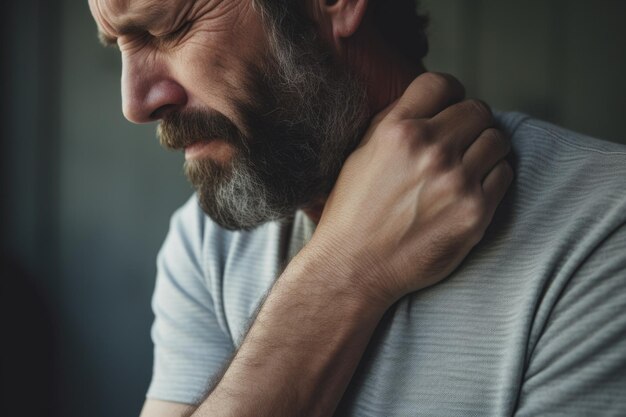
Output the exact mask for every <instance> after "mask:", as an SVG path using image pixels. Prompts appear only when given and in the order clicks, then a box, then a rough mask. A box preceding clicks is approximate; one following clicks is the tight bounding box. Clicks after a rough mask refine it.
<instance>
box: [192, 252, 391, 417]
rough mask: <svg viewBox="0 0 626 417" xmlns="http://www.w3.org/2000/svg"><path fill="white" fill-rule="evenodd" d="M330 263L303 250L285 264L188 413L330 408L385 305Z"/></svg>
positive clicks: (327, 411)
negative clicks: (228, 358)
mask: <svg viewBox="0 0 626 417" xmlns="http://www.w3.org/2000/svg"><path fill="white" fill-rule="evenodd" d="M330 269H332V268H330V267H329V266H328V264H325V265H320V262H319V261H318V262H316V263H311V262H309V261H308V260H304V258H303V257H300V258H296V259H295V260H294V261H293V262H292V263H291V264H290V265H289V266H288V268H287V269H286V270H285V272H284V273H283V275H282V276H281V277H280V278H279V279H278V281H277V283H276V285H275V286H274V288H273V289H272V291H271V292H270V294H269V295H268V297H267V299H266V301H265V303H264V304H263V306H262V308H261V309H260V311H259V314H258V316H257V318H256V320H255V321H254V323H253V325H252V326H251V328H250V331H249V332H248V334H247V336H246V338H245V340H244V342H243V344H242V346H241V348H240V349H239V351H238V352H237V354H236V355H235V357H234V359H233V361H232V362H231V364H230V366H229V367H228V369H227V370H226V372H225V374H224V376H223V377H222V379H221V380H220V382H219V383H218V384H217V386H216V387H215V388H214V389H213V391H212V392H211V394H210V395H209V396H208V398H207V399H206V400H205V401H204V402H203V403H202V405H201V406H200V407H199V408H198V410H197V411H196V413H195V414H193V415H194V416H197V417H201V416H211V417H216V416H219V417H221V416H237V417H245V416H255V417H263V416H273V417H280V416H294V415H298V416H329V415H332V413H333V411H334V409H335V408H336V406H337V404H338V402H339V400H340V399H341V397H342V396H343V393H344V391H345V389H346V386H347V385H348V383H349V381H350V379H351V377H352V375H353V373H354V370H355V369H356V367H357V365H358V363H359V360H360V358H361V356H362V354H363V351H364V350H365V347H366V346H367V343H368V341H369V339H370V337H371V335H372V332H373V331H374V329H375V327H376V325H377V324H378V322H379V320H380V318H381V317H382V315H383V314H384V311H385V309H386V307H387V306H386V305H385V303H383V302H374V300H370V299H368V297H366V296H364V295H363V294H360V293H358V291H355V290H354V288H353V287H351V286H350V285H349V282H351V281H350V279H346V278H350V277H346V276H345V275H346V274H348V275H349V274H350V273H352V272H350V271H346V270H345V269H344V270H343V271H341V272H339V271H336V270H335V271H331V270H330ZM331 274H334V275H335V276H333V275H331ZM337 274H342V276H341V277H340V278H339V277H337ZM331 278H332V279H331ZM335 278H336V279H335Z"/></svg>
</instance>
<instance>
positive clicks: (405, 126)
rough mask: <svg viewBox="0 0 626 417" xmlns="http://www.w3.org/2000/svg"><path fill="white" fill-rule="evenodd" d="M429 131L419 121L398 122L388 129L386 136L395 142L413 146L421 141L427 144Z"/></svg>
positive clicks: (424, 124) (426, 125) (426, 126)
mask: <svg viewBox="0 0 626 417" xmlns="http://www.w3.org/2000/svg"><path fill="white" fill-rule="evenodd" d="M430 130H431V129H430V127H429V126H428V124H427V123H424V122H422V121H419V120H414V119H408V120H399V121H396V122H394V123H393V124H392V125H391V126H390V127H389V131H388V135H387V136H388V137H389V138H390V139H392V140H394V141H396V142H399V143H404V144H407V145H411V146H413V145H416V143H419V142H422V141H426V142H427V141H428V140H429V138H430V136H431V132H430Z"/></svg>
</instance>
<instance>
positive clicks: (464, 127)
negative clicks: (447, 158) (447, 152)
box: [430, 100, 493, 156]
mask: <svg viewBox="0 0 626 417" xmlns="http://www.w3.org/2000/svg"><path fill="white" fill-rule="evenodd" d="M430 124H431V125H432V127H433V128H434V131H435V132H436V133H437V135H436V137H437V138H439V139H438V140H440V141H442V142H441V145H443V146H445V147H447V148H448V149H451V150H452V152H456V154H457V155H459V156H461V155H463V152H464V151H465V150H466V149H467V148H468V147H469V146H470V145H471V144H472V143H473V142H474V141H475V140H476V139H477V138H478V136H480V134H481V133H482V132H483V131H484V130H486V129H488V128H490V127H491V126H493V115H492V113H491V109H490V108H489V106H488V105H487V104H486V103H485V102H483V101H480V100H464V101H462V102H460V103H457V104H454V105H452V106H450V107H448V108H446V109H445V110H443V111H442V112H440V113H439V114H437V115H436V116H435V117H433V118H432V119H431V120H430Z"/></svg>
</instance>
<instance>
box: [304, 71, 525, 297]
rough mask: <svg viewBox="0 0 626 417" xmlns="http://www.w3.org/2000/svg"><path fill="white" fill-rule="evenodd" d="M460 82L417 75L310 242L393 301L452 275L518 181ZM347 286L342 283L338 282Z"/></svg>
mask: <svg viewBox="0 0 626 417" xmlns="http://www.w3.org/2000/svg"><path fill="white" fill-rule="evenodd" d="M463 96H464V90H463V87H462V86H461V84H460V83H459V82H458V81H457V80H455V79H454V78H452V77H450V76H446V75H440V74H433V73H426V74H422V75H420V76H419V77H418V78H417V79H415V81H413V83H412V84H411V85H410V86H409V88H408V89H407V90H406V92H405V93H404V95H403V96H402V97H401V98H400V99H399V100H398V101H397V102H396V103H394V104H392V105H391V106H390V107H389V108H388V109H386V110H385V111H384V112H383V113H381V114H380V115H378V116H377V117H376V118H375V119H374V120H373V122H372V125H371V126H370V129H369V130H368V132H367V133H366V135H365V137H364V139H363V141H362V143H361V145H360V146H359V147H358V148H357V149H356V150H355V151H354V152H353V153H352V155H350V157H349V158H348V159H347V161H346V163H345V165H344V167H343V169H342V171H341V173H340V175H339V178H338V180H337V183H336V185H335V187H334V189H333V191H332V193H331V194H330V196H329V198H328V200H327V202H326V205H325V207H324V211H323V214H322V217H321V219H320V222H319V225H318V227H317V230H316V232H315V234H314V236H313V238H312V240H311V242H310V244H309V245H308V251H309V253H311V252H312V253H313V254H314V255H313V256H318V257H319V256H320V254H323V255H324V258H323V259H324V262H330V263H331V264H332V268H333V269H335V270H337V271H340V272H345V273H343V274H341V273H340V274H339V275H338V276H341V277H345V276H347V277H349V279H350V280H352V281H353V282H351V285H353V286H354V288H355V290H362V291H363V292H364V294H366V295H367V296H368V297H374V298H378V300H380V298H381V297H382V298H383V301H384V302H386V303H388V304H390V303H393V302H394V301H396V300H397V299H398V298H400V297H402V296H404V295H405V294H407V293H410V292H413V291H417V290H420V289H422V288H425V287H427V286H430V285H433V284H435V283H437V282H439V281H440V280H442V279H443V278H445V277H446V276H448V275H449V274H450V273H451V272H452V271H453V270H454V269H455V268H456V267H457V266H458V265H459V264H460V262H461V261H462V260H463V258H465V256H466V255H467V254H468V253H469V251H470V250H471V248H472V247H474V246H475V245H476V244H477V243H478V242H479V241H480V240H481V239H482V236H483V234H484V232H485V229H486V228H487V226H488V225H489V223H490V222H491V219H492V217H493V214H494V212H495V210H496V208H497V206H498V204H499V203H500V201H501V200H502V198H503V196H504V195H505V193H506V190H507V189H508V187H509V185H510V184H511V181H512V179H513V172H512V169H511V167H510V166H509V165H508V163H507V162H506V161H505V160H504V158H505V156H506V155H507V154H508V153H509V151H510V141H509V140H508V138H506V137H505V136H504V135H503V134H502V132H500V131H499V130H497V129H494V128H493V127H492V125H493V119H492V114H491V111H490V109H489V108H488V107H487V106H486V105H485V104H484V103H482V102H480V101H476V100H465V101H460V100H462V99H463ZM335 279H340V278H335Z"/></svg>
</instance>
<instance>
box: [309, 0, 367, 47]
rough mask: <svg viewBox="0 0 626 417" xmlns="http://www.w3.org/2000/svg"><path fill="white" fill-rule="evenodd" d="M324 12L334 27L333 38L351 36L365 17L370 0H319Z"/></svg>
mask: <svg viewBox="0 0 626 417" xmlns="http://www.w3.org/2000/svg"><path fill="white" fill-rule="evenodd" d="M318 1H319V6H320V8H321V10H322V13H323V14H324V15H325V17H326V20H327V21H328V23H329V24H330V26H331V28H332V36H333V40H334V41H335V42H336V43H338V42H339V41H340V39H341V38H349V37H350V36H352V35H354V34H355V32H356V31H357V30H358V29H359V27H360V26H361V24H362V23H363V20H364V18H365V12H366V11H367V6H368V3H369V1H368V0H318Z"/></svg>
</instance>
